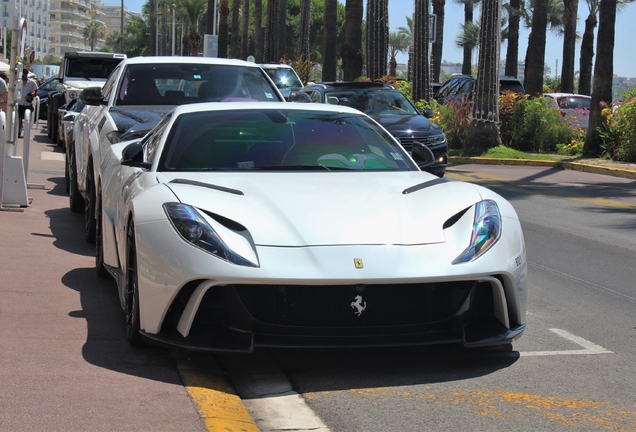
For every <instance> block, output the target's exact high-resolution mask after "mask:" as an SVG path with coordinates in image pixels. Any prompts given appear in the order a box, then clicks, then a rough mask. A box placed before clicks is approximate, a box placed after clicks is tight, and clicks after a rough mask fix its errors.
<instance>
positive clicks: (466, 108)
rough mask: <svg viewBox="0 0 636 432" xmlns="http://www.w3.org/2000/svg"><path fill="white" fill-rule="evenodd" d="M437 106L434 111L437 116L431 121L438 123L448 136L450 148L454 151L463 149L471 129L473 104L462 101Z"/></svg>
mask: <svg viewBox="0 0 636 432" xmlns="http://www.w3.org/2000/svg"><path fill="white" fill-rule="evenodd" d="M435 105H436V106H435V107H434V109H433V112H434V113H435V116H434V117H433V118H431V119H430V120H431V121H432V122H433V123H437V124H438V125H439V126H440V127H441V128H442V130H443V131H444V133H445V134H446V141H447V142H448V148H449V149H454V150H457V149H461V148H463V145H464V144H463V143H464V140H465V139H466V136H467V135H468V129H469V127H470V110H471V103H470V102H469V101H465V100H462V101H448V102H447V103H446V104H444V105H438V104H435Z"/></svg>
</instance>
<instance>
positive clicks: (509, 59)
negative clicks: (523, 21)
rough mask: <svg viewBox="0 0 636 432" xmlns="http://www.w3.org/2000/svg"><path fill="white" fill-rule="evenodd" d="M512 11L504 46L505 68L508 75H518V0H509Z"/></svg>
mask: <svg viewBox="0 0 636 432" xmlns="http://www.w3.org/2000/svg"><path fill="white" fill-rule="evenodd" d="M510 9H512V11H513V12H512V13H511V14H509V18H508V46H507V48H506V70H505V72H504V73H505V74H506V75H508V76H513V77H516V76H518V69H519V9H520V2H519V0H510Z"/></svg>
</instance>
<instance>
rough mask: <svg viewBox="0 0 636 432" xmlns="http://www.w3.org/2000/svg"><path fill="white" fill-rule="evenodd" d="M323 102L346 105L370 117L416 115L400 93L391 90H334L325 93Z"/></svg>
mask: <svg viewBox="0 0 636 432" xmlns="http://www.w3.org/2000/svg"><path fill="white" fill-rule="evenodd" d="M325 102H326V103H328V104H333V105H347V106H350V107H353V108H355V109H357V110H360V111H362V112H365V113H367V114H369V115H372V116H373V115H383V116H385V115H398V116H399V115H414V114H418V112H417V110H416V109H415V107H414V106H413V104H411V103H410V102H409V101H408V99H407V98H406V97H405V96H404V95H403V94H402V93H401V92H400V91H398V90H392V89H381V90H370V89H346V90H345V89H342V90H341V89H334V90H332V91H329V92H326V93H325Z"/></svg>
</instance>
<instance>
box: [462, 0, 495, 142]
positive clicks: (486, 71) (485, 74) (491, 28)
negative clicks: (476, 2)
mask: <svg viewBox="0 0 636 432" xmlns="http://www.w3.org/2000/svg"><path fill="white" fill-rule="evenodd" d="M481 8H482V11H481V25H480V30H479V62H478V64H477V82H476V83H475V93H474V97H473V108H472V116H471V117H472V118H471V121H470V127H469V129H468V135H467V136H466V141H465V142H464V148H467V149H473V148H478V149H488V148H491V147H496V146H498V145H500V144H501V138H500V136H499V126H498V124H499V50H500V45H501V3H500V0H483V1H482V3H481Z"/></svg>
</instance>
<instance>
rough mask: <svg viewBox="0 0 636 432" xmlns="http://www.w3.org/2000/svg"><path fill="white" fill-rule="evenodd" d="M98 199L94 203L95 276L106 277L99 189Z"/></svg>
mask: <svg viewBox="0 0 636 432" xmlns="http://www.w3.org/2000/svg"><path fill="white" fill-rule="evenodd" d="M98 197H99V199H98V200H97V203H96V204H95V217H96V219H95V271H96V272H97V276H99V277H106V276H108V271H107V270H106V267H105V266H104V244H103V243H102V227H103V221H102V200H101V191H100V193H99V196H98Z"/></svg>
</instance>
